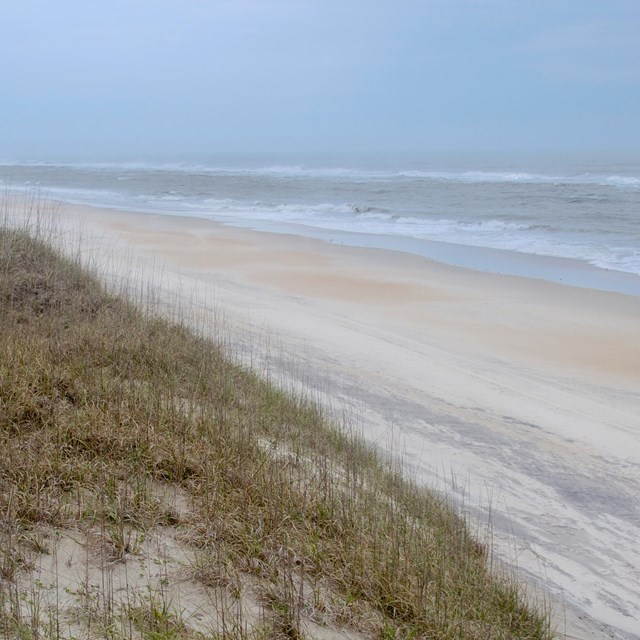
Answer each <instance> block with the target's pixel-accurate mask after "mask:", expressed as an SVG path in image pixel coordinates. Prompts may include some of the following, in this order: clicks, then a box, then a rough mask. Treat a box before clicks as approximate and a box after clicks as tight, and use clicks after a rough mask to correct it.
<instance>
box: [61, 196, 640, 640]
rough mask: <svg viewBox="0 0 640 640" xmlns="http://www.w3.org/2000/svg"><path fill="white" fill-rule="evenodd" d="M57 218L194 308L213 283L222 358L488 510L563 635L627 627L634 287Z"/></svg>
mask: <svg viewBox="0 0 640 640" xmlns="http://www.w3.org/2000/svg"><path fill="white" fill-rule="evenodd" d="M60 216H61V220H62V221H64V222H65V223H69V225H71V226H73V225H76V227H77V223H78V220H79V219H82V220H83V226H84V232H83V233H84V235H85V237H86V238H92V240H90V241H89V246H90V248H91V249H92V250H94V249H95V248H98V250H99V249H100V248H101V249H103V250H104V255H105V258H104V259H105V260H107V257H108V258H109V260H111V261H112V264H114V265H117V264H120V265H122V264H125V262H123V260H124V259H125V258H124V257H122V256H124V255H125V254H126V256H127V259H128V260H130V262H129V264H137V265H138V267H141V268H144V269H147V271H148V270H152V271H153V270H155V272H156V273H160V272H161V273H162V280H163V283H164V284H165V285H168V286H169V287H170V288H174V289H176V290H177V289H180V290H181V291H182V292H189V293H188V295H189V296H190V300H191V301H192V302H194V303H197V304H203V303H204V302H205V301H207V303H209V304H210V303H211V302H212V293H211V292H212V291H213V301H214V302H215V303H216V304H219V305H220V307H221V308H222V310H223V313H224V315H225V317H226V318H227V319H228V320H229V321H230V324H231V325H233V326H235V327H236V328H237V330H238V333H237V335H238V336H239V335H240V329H242V335H244V336H245V338H246V340H247V344H250V345H251V346H250V348H249V350H248V351H245V352H243V351H242V349H243V347H242V345H241V343H242V340H241V339H240V338H237V346H236V348H237V349H239V352H240V355H244V356H245V357H247V358H248V359H249V358H250V359H251V360H252V361H253V362H254V363H258V365H259V366H261V367H263V368H264V369H265V370H266V371H267V372H270V373H273V374H274V375H278V376H280V378H281V379H283V380H286V379H288V380H291V381H292V383H294V384H296V386H297V387H299V388H304V389H307V390H311V391H313V392H315V393H317V394H319V396H320V397H321V398H322V399H323V400H326V401H327V402H328V403H329V404H330V405H331V406H333V407H334V408H336V409H337V410H345V411H346V412H347V413H348V414H349V415H350V416H351V417H352V418H353V419H354V420H355V421H356V422H357V423H358V424H359V425H360V427H361V429H362V431H363V434H364V436H365V437H366V438H367V439H369V440H370V441H373V442H376V443H378V444H379V445H381V446H383V447H388V448H391V449H394V450H395V451H396V452H400V453H402V454H403V455H404V457H405V459H406V461H407V462H408V463H409V464H410V465H411V467H412V469H413V470H414V471H415V473H416V475H417V476H418V477H419V478H420V479H422V480H424V481H425V482H428V483H430V484H434V485H436V486H437V487H439V488H442V489H444V490H446V491H448V492H449V493H450V494H451V495H452V497H453V498H454V499H457V500H459V501H460V504H464V505H465V508H466V509H468V510H469V511H470V512H471V513H472V514H473V515H474V516H475V515H480V517H482V518H486V517H487V514H488V512H489V511H490V512H491V519H492V523H493V527H494V537H495V543H496V546H497V549H498V551H499V553H500V555H501V556H502V557H504V558H510V559H511V560H514V559H515V562H517V564H518V566H519V568H520V569H521V570H522V571H524V572H526V573H528V574H529V575H531V576H533V577H534V578H540V577H542V578H543V580H547V581H548V584H549V587H550V589H551V591H552V593H554V594H555V595H556V596H559V598H561V599H563V600H564V602H565V604H566V611H567V613H566V615H567V629H568V631H569V633H570V634H571V635H572V636H578V637H585V638H586V637H594V638H595V637H602V634H604V633H605V632H607V633H610V634H613V637H618V638H637V637H640V569H639V567H640V548H639V547H638V544H637V541H638V540H639V539H640V504H639V501H638V495H640V298H633V297H629V296H624V295H621V294H613V293H606V292H600V291H594V290H589V289H578V288H572V287H565V286H562V285H556V284H553V283H549V282H542V281H538V280H533V279H526V278H519V277H509V276H498V275H493V274H483V273H478V272H472V271H469V270H465V269H459V268H454V267H448V266H444V265H441V264H437V263H433V262H430V261H428V260H426V259H423V258H420V257H416V256H411V255H408V254H401V253H396V252H390V251H382V250H373V249H357V248H349V247H343V246H336V245H332V244H329V243H324V242H321V241H316V240H310V239H304V238H300V237H295V236H288V235H279V234H266V233H257V232H252V231H246V230H238V229H232V228H228V227H224V226H221V225H218V224H215V223H212V222H208V221H206V220H201V219H193V218H185V217H170V216H162V215H151V214H136V213H128V212H127V213H124V212H117V211H110V210H100V209H89V208H80V207H66V208H64V209H62V210H61V212H60ZM70 228H71V227H70ZM274 344H275V347H274Z"/></svg>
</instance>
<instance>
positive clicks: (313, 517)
mask: <svg viewBox="0 0 640 640" xmlns="http://www.w3.org/2000/svg"><path fill="white" fill-rule="evenodd" d="M34 229H35V231H34ZM50 235H51V234H48V233H47V232H45V231H43V230H42V228H41V225H40V224H38V225H36V226H35V227H34V225H33V224H30V225H25V226H23V227H22V228H15V226H7V225H5V226H3V227H0V318H1V322H0V354H1V357H0V637H2V638H25V639H27V638H29V639H36V638H78V639H79V638H113V639H121V638H122V639H124V638H143V639H149V640H165V639H170V638H172V639H184V640H187V639H192V638H193V639H204V638H222V637H225V638H226V637H229V638H303V637H308V638H312V637H316V638H338V637H349V638H360V637H362V638H431V639H434V640H435V639H438V640H439V639H442V640H448V639H462V638H465V639H475V640H491V639H498V638H504V639H506V638H514V639H515V638H518V639H521V640H528V639H531V640H533V639H539V640H542V639H550V638H552V637H554V633H553V630H552V628H551V622H550V617H549V614H548V611H547V610H546V608H545V607H544V605H543V604H541V603H540V602H534V601H533V599H532V598H530V597H529V596H528V594H527V592H526V589H525V587H524V586H523V584H522V582H521V581H520V580H518V578H517V576H515V575H513V574H512V573H509V572H507V571H506V570H505V569H503V568H501V567H500V566H499V564H498V563H497V562H496V561H495V560H494V559H493V556H492V551H491V548H490V546H487V545H486V544H483V543H481V542H478V541H477V540H476V539H475V538H474V537H473V536H472V535H471V534H470V530H469V527H468V526H467V524H466V523H465V522H464V520H463V519H462V518H461V517H460V516H459V515H458V514H457V513H456V511H455V510H454V509H453V508H452V506H451V505H450V504H449V503H448V502H447V500H446V499H445V498H443V497H442V496H440V495H438V494H436V493H434V492H431V491H429V490H428V489H425V488H422V487H420V486H418V485H417V484H416V483H415V482H412V481H411V480H410V479H408V478H407V477H406V474H404V473H403V471H402V469H401V468H399V467H398V464H397V462H394V461H393V460H388V459H387V458H386V457H384V456H382V455H381V454H379V453H378V452H377V451H376V450H375V449H373V448H372V447H370V446H368V445H366V444H364V442H363V441H362V440H361V439H360V438H358V437H357V436H356V435H354V434H353V433H352V432H351V431H350V430H349V429H347V428H345V427H344V425H339V424H337V423H336V422H335V421H334V420H332V419H331V418H330V417H329V416H327V415H325V413H324V412H323V411H322V410H321V409H320V408H319V406H318V405H317V404H314V403H313V402H311V401H309V400H307V399H305V398H302V397H299V396H297V395H296V394H294V393H291V392H285V391H283V390H282V389H280V388H279V387H278V386H277V385H276V384H275V383H274V382H273V381H269V380H266V379H264V378H261V377H260V376H258V375H257V374H256V373H254V372H252V371H251V370H249V369H247V368H245V367H243V366H240V365H239V364H238V363H236V362H235V361H234V360H233V359H232V358H230V357H229V356H228V354H227V353H226V352H225V350H224V348H223V347H222V346H221V345H220V344H218V342H216V340H215V339H213V338H211V337H209V336H210V335H215V331H212V330H211V328H210V327H209V328H206V327H201V330H200V331H198V330H194V328H193V327H190V326H187V325H186V323H185V324H180V323H179V322H175V321H169V320H167V319H165V318H164V317H162V316H161V314H159V313H156V312H155V310H154V309H153V308H152V307H153V305H149V304H148V300H145V301H144V304H142V302H143V301H142V300H141V299H140V300H135V299H134V300H131V299H126V298H125V297H124V296H123V295H114V293H113V292H110V291H108V290H107V289H106V288H105V286H104V284H103V283H102V282H101V280H100V279H99V278H98V277H97V276H96V274H94V273H91V272H90V271H89V270H87V269H86V267H85V266H83V265H82V264H80V260H79V259H78V258H76V257H74V256H71V257H69V256H63V255H61V254H60V252H59V251H58V250H56V249H54V248H53V247H52V246H51V242H50V240H49V237H50Z"/></svg>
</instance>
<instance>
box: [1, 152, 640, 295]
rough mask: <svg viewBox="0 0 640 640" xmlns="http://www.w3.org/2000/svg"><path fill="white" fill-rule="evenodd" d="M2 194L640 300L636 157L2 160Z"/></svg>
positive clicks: (639, 194)
mask: <svg viewBox="0 0 640 640" xmlns="http://www.w3.org/2000/svg"><path fill="white" fill-rule="evenodd" d="M0 186H1V187H3V188H4V189H14V190H30V191H36V190H37V191H39V192H41V193H42V194H44V195H46V196H48V197H49V198H51V199H60V200H66V201H71V202H76V203H85V204H93V205H101V206H106V207H113V208H123V209H131V210H136V211H151V212H159V213H166V214H173V215H188V216H197V217H203V218H208V219H212V220H217V221H220V222H223V223H225V224H231V225H237V226H245V227H251V228H256V229H262V230H267V231H286V232H291V233H298V234H301V235H308V236H313V237H319V238H323V239H326V240H328V241H333V242H342V243H346V244H353V245H358V246H377V247H383V248H393V249H399V250H404V251H409V252H412V253H418V254H421V255H424V256H427V257H430V258H434V259H436V260H441V261H443V262H449V263H451V264H458V265H461V266H467V267H472V268H477V269H484V270H488V271H498V272H505V273H512V274H516V275H532V276H534V277H542V278H547V279H552V280H557V281H563V282H569V283H572V284H578V285H581V286H594V287H596V288H604V289H613V290H621V291H624V292H627V293H633V294H636V295H640V161H633V160H629V159H628V158H627V159H624V160H620V159H615V158H614V159H611V158H608V159H607V160H606V161H604V160H595V161H594V160H593V159H592V160H589V161H586V160H580V159H578V160H575V159H573V160H565V161H560V160H558V159H556V158H546V159H545V158H536V159H527V160H518V159H507V160H505V159H491V160H489V159H483V158H472V159H468V158H443V157H440V158H433V159H426V160H425V159H416V158H408V157H405V158H402V157H396V158H393V159H391V160H390V159H388V158H385V159H377V160H372V159H371V158H367V159H359V160H358V159H344V158H343V159H340V158H323V159H318V158H314V159H311V160H310V159H306V160H305V159H298V158H294V159H291V158H288V159H286V160H284V161H283V160H282V159H274V158H266V157H265V158H258V157H256V158H248V157H244V158H239V157H236V158H231V157H226V158H218V159H213V160H209V161H206V162H201V163H193V162H175V163H131V162H129V163H54V162H49V163H24V162H23V163H16V162H11V161H7V162H3V163H0Z"/></svg>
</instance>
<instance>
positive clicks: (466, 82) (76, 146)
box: [0, 0, 640, 159]
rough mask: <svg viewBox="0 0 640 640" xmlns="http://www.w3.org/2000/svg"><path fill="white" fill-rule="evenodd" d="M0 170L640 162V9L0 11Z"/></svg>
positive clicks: (568, 3) (420, 3)
mask: <svg viewBox="0 0 640 640" xmlns="http://www.w3.org/2000/svg"><path fill="white" fill-rule="evenodd" d="M0 24H1V25H2V30H1V34H0V62H1V67H0V68H1V70H2V78H1V82H0V158H5V159H9V158H16V159H56V158H58V159H69V158H73V157H77V158H82V159H89V158H90V159H135V158H141V159H142V158H147V157H154V156H155V157H158V156H159V157H166V158H171V157H173V156H175V157H178V156H185V157H186V156H190V155H192V156H197V157H206V156H207V155H211V154H216V153H219V152H234V151H237V152H253V151H273V152H290V151H303V152H309V151H315V150H318V151H332V150H354V151H387V150H390V151H395V150H400V151H401V150H411V151H418V152H425V153H426V152H429V151H432V150H480V151H482V150H488V151H491V150H512V151H526V150H547V149H549V150H555V149H558V150H560V149H564V150H581V149H594V150H599V149H612V150H615V149H627V150H632V149H639V148H640V0H416V1H412V0H96V1H89V0H57V1H55V2H53V1H51V0H19V1H18V0H15V1H10V0H0Z"/></svg>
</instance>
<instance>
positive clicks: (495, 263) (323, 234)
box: [65, 200, 640, 297]
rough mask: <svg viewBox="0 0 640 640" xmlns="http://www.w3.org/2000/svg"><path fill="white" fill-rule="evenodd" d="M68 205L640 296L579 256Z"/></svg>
mask: <svg viewBox="0 0 640 640" xmlns="http://www.w3.org/2000/svg"><path fill="white" fill-rule="evenodd" d="M65 202H68V203H69V204H70V205H71V206H76V207H89V208H95V209H103V210H105V211H128V212H131V213H136V214H141V215H152V216H153V215H162V216H168V217H172V218H188V219H193V220H206V221H208V222H213V223H214V224H218V225H221V226H224V227H228V228H232V229H245V230H248V231H255V232H257V233H274V234H280V235H294V236H298V237H301V238H308V239H314V240H321V241H323V242H328V243H332V244H337V245H344V246H348V247H354V248H366V249H379V250H387V251H393V252H398V253H406V254H409V255H414V256H418V257H421V258H427V259H428V260H432V261H434V262H437V263H441V264H444V265H447V266H451V267H460V268H463V269H469V270H472V271H478V272H481V273H491V274H495V275H505V276H516V277H524V278H533V279H536V280H544V281H547V282H554V283H556V284H562V285H567V286H573V287H579V288H584V289H596V290H598V291H608V292H611V293H622V294H626V295H632V296H635V297H640V274H635V273H631V272H627V271H618V270H616V269H609V268H604V267H600V266H597V265H595V264H592V263H590V262H588V261H586V260H582V259H579V258H566V257H561V256H552V255H542V254H536V253H526V252H519V251H513V250H509V249H499V248H495V247H485V246H479V245H471V244H456V243H451V242H446V241H435V240H427V239H420V238H416V237H411V236H391V235H386V234H374V233H355V232H350V231H341V230H334V229H323V228H321V227H311V226H306V225H302V224H296V223H287V222H277V221H269V220H262V221H261V220H256V219H250V218H246V219H243V218H240V219H238V218H234V219H233V220H231V219H229V220H227V219H225V216H224V215H222V214H220V213H212V214H208V215H196V214H195V213H193V212H190V211H171V210H163V209H152V208H151V209H149V208H144V207H140V208H135V207H121V206H119V205H117V204H114V205H108V204H93V203H89V202H84V201H80V200H78V201H74V200H69V201H65Z"/></svg>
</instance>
